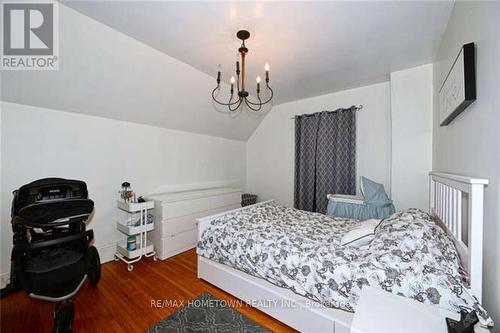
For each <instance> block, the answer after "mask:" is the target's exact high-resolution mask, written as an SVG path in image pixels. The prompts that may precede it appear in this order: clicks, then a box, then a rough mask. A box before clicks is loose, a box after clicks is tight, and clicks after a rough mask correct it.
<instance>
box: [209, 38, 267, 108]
mask: <svg viewBox="0 0 500 333" xmlns="http://www.w3.org/2000/svg"><path fill="white" fill-rule="evenodd" d="M236 37H238V39H241V41H242V43H241V46H240V48H239V49H238V53H239V58H240V59H241V72H240V61H239V59H238V60H237V61H236V79H235V78H234V76H231V80H230V82H231V90H230V93H231V95H230V97H229V101H228V102H227V103H224V102H221V101H219V100H217V97H216V92H219V91H220V78H221V74H220V65H219V71H218V72H217V87H215V89H214V90H212V98H213V100H214V101H215V102H216V103H218V104H220V105H224V106H227V107H228V109H229V111H230V112H233V111H237V110H238V109H239V107H240V106H241V105H242V104H243V103H245V104H246V106H247V107H248V108H249V109H250V110H252V111H256V112H258V111H260V110H261V109H262V106H263V105H264V104H267V103H269V102H270V101H271V100H272V99H273V94H274V92H273V90H272V89H271V87H270V86H269V65H268V64H266V65H265V66H264V69H265V71H266V83H265V84H266V88H267V90H269V97H268V98H267V99H266V100H265V101H262V99H261V97H260V81H261V79H260V76H257V79H256V81H257V89H256V92H257V97H256V98H257V99H256V100H255V99H254V101H251V100H250V98H249V93H248V91H247V90H245V88H246V87H245V78H246V77H245V75H246V68H245V57H246V54H247V53H248V48H247V47H246V46H245V40H247V39H248V38H249V37H250V32H248V31H246V30H240V31H238V32H237V33H236ZM240 73H241V77H240ZM235 83H236V92H237V95H238V96H234V84H235Z"/></svg>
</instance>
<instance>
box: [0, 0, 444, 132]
mask: <svg viewBox="0 0 500 333" xmlns="http://www.w3.org/2000/svg"><path fill="white" fill-rule="evenodd" d="M66 6H68V7H71V8H72V9H75V10H77V11H78V12H79V13H83V14H84V15H80V14H78V13H76V12H74V11H73V10H72V9H69V8H67V7H66ZM60 7H61V8H60V17H61V27H60V36H61V37H60V38H61V42H60V48H61V52H60V53H61V56H60V70H59V71H57V72H4V73H2V99H3V100H7V101H11V102H17V103H24V104H31V105H37V106H42V107H49V108H55V109H61V110H66V111H74V112H82V113H89V114H95V115H99V116H103V117H109V118H114V119H123V120H129V121H135V122H140V123H146V124H152V125H157V126H162V127H167V128H173V129H179V130H186V131H191V132H196V133H203V134H209V135H215V136H220V137H226V138H231V139H237V140H246V139H248V137H249V136H250V135H251V133H253V131H254V129H255V128H256V127H257V126H258V124H259V122H260V119H261V118H259V117H252V116H251V115H249V114H248V113H246V112H242V113H240V114H238V115H237V116H236V117H230V116H228V115H227V114H224V113H222V112H217V111H216V110H215V109H214V105H213V103H212V101H211V98H210V91H211V89H212V88H213V86H214V83H215V74H216V70H217V69H216V68H217V64H219V63H220V64H221V65H222V70H223V79H225V80H228V78H229V77H230V75H231V74H232V72H233V71H234V61H235V58H236V49H237V48H238V46H239V41H238V40H237V39H236V38H235V36H234V34H235V32H236V31H237V30H238V29H240V28H246V29H248V30H250V32H251V34H252V36H251V38H250V40H249V41H248V42H247V46H248V47H249V49H250V52H249V55H248V70H249V78H250V79H251V81H253V78H254V77H255V76H256V75H259V74H260V75H262V74H263V65H264V63H266V62H268V63H270V65H271V83H272V86H273V87H274V89H275V92H276V94H275V101H274V103H275V104H279V103H284V102H289V101H293V100H299V99H303V98H307V97H311V96H316V95H321V94H324V93H329V92H334V91H339V90H343V89H347V88H351V87H357V86H362V85H366V84H371V83H376V82H381V81H386V80H387V79H388V74H389V73H390V72H392V71H395V70H400V69H404V68H408V67H412V66H416V65H419V64H423V63H428V62H430V61H432V60H433V56H434V54H435V53H436V50H437V47H438V44H439V41H440V39H441V36H442V34H443V32H444V29H445V27H446V24H447V22H448V19H449V15H450V12H451V10H452V7H453V2H449V1H437V2H434V1H421V2H413V1H412V2H404V1H394V2H391V1H384V2H378V1H374V2H370V1H366V2H362V1H359V2H235V1H231V2H167V1H70V2H69V1H66V2H64V5H62V6H60ZM86 16H88V17H90V18H93V19H95V20H97V21H99V22H101V23H103V24H104V25H103V24H99V23H97V22H96V21H94V20H91V19H89V18H88V17H86ZM109 27H111V28H112V29H110V28H109ZM122 33H123V34H122ZM128 36H129V37H128ZM130 37H132V38H130ZM250 86H251V87H252V86H253V82H250ZM226 88H227V87H226Z"/></svg>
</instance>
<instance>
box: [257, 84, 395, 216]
mask: <svg viewBox="0 0 500 333" xmlns="http://www.w3.org/2000/svg"><path fill="white" fill-rule="evenodd" d="M389 90H390V88H389V82H384V83H379V84H375V85H370V86H366V87H361V88H356V89H350V90H345V91H341V92H337V93H332V94H327V95H322V96H318V97H313V98H308V99H303V100H300V101H296V102H291V103H286V104H280V105H278V106H276V107H274V108H273V110H272V111H271V112H270V113H269V114H268V115H267V116H266V117H265V118H264V120H263V121H262V122H261V124H260V125H259V127H258V128H257V129H256V130H255V132H254V133H253V135H252V136H251V137H250V139H249V140H248V142H247V190H248V191H249V192H251V193H256V194H258V195H259V200H267V199H275V200H277V202H279V203H281V204H284V205H287V206H293V186H294V158H295V157H294V154H295V153H294V151H295V139H294V136H295V130H294V128H295V127H294V126H295V125H294V124H295V122H294V120H293V119H291V117H293V116H294V115H298V114H305V113H314V112H318V111H323V110H335V109H337V108H340V107H349V106H351V105H359V104H362V105H363V109H362V110H360V111H357V112H358V118H357V130H358V135H357V153H358V158H357V175H358V176H361V175H363V176H366V177H369V178H372V179H373V180H375V181H379V182H381V183H383V184H384V186H385V188H386V189H387V190H388V192H389V189H390V188H391V186H390V165H391V163H390V161H391V158H390V154H391V151H390V144H391V138H390V134H391V130H390V107H389Z"/></svg>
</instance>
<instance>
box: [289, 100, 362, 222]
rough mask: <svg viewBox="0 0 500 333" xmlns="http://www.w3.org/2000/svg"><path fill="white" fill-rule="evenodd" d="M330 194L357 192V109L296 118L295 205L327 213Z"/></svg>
mask: <svg viewBox="0 0 500 333" xmlns="http://www.w3.org/2000/svg"><path fill="white" fill-rule="evenodd" d="M328 193H340V194H355V193H356V108H355V107H351V108H349V109H338V110H335V111H323V112H318V113H313V114H308V115H302V116H297V117H296V118H295V196H294V205H295V208H298V209H302V210H307V211H311V212H319V213H325V212H326V207H327V205H328V200H327V198H326V195H327V194H328Z"/></svg>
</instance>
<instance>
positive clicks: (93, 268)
mask: <svg viewBox="0 0 500 333" xmlns="http://www.w3.org/2000/svg"><path fill="white" fill-rule="evenodd" d="M89 260H90V265H89V271H88V278H89V282H90V284H92V285H93V286H95V285H97V284H98V283H99V280H101V260H100V259H99V252H97V249H96V248H95V247H94V246H91V247H89Z"/></svg>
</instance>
